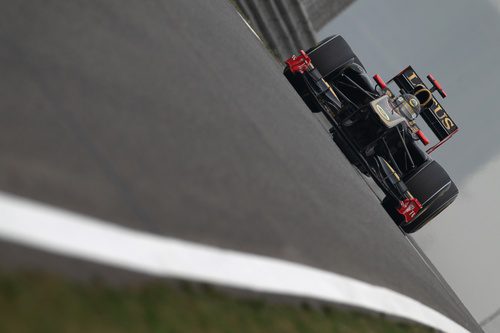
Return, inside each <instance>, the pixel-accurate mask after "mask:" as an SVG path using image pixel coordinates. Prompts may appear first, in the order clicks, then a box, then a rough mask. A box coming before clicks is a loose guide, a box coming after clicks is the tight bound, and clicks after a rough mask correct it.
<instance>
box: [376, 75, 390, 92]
mask: <svg viewBox="0 0 500 333" xmlns="http://www.w3.org/2000/svg"><path fill="white" fill-rule="evenodd" d="M373 79H374V80H375V82H377V84H378V86H379V87H380V88H381V89H382V90H386V89H387V84H385V82H384V80H382V78H381V77H380V75H378V74H375V75H373Z"/></svg>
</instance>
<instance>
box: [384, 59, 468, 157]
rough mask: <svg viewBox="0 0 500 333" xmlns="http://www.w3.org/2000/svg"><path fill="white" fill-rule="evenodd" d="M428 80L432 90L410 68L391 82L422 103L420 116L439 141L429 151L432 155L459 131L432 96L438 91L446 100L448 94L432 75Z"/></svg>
mask: <svg viewBox="0 0 500 333" xmlns="http://www.w3.org/2000/svg"><path fill="white" fill-rule="evenodd" d="M427 78H428V79H429V81H431V83H432V85H433V87H432V88H431V89H429V88H428V87H427V86H426V85H425V83H424V82H423V81H422V79H421V78H420V77H419V76H418V75H417V73H416V72H415V71H414V70H413V68H412V67H411V66H408V67H406V68H405V69H404V70H403V71H402V72H401V73H399V74H398V75H396V76H395V77H393V78H392V79H391V80H390V81H389V82H391V81H394V83H396V84H397V85H398V87H399V88H400V89H402V90H403V91H405V92H406V93H408V94H413V95H416V96H417V98H419V100H420V101H421V106H422V111H421V113H420V115H421V116H422V119H424V121H425V122H426V123H427V125H428V126H429V127H430V129H431V130H432V132H434V134H435V135H436V137H437V138H438V140H439V142H438V143H437V144H436V145H435V146H434V147H431V148H430V149H428V150H427V153H431V152H433V151H434V150H435V149H436V148H438V147H439V146H441V145H442V144H443V143H445V142H446V141H448V139H450V138H451V137H452V136H453V135H454V134H455V133H456V132H457V131H458V127H457V125H456V124H455V122H454V121H453V120H452V119H451V118H450V116H449V115H448V113H447V112H446V111H445V110H444V109H443V107H442V106H441V104H440V103H439V102H438V101H437V100H436V98H435V97H434V95H433V94H432V93H433V92H434V91H438V92H439V94H440V95H441V97H443V98H445V97H446V93H445V92H444V90H443V88H442V87H441V85H440V84H439V82H438V81H437V80H436V79H434V77H433V76H432V75H428V76H427Z"/></svg>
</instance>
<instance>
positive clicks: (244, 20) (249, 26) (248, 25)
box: [236, 11, 262, 43]
mask: <svg viewBox="0 0 500 333" xmlns="http://www.w3.org/2000/svg"><path fill="white" fill-rule="evenodd" d="M236 13H238V15H239V16H240V17H241V19H242V20H243V22H245V24H246V25H247V27H248V29H250V31H251V32H252V33H253V34H254V35H255V37H257V38H258V39H259V40H260V42H261V43H262V39H260V36H259V34H257V32H256V31H255V30H254V29H253V28H252V26H251V25H250V23H248V21H247V20H246V19H245V18H244V17H243V16H241V14H240V12H239V11H236Z"/></svg>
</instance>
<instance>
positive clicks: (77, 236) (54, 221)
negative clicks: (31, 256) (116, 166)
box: [0, 192, 467, 333]
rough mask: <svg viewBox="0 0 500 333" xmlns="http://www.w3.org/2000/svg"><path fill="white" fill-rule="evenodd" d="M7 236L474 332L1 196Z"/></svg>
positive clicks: (299, 269) (392, 298) (315, 272)
mask: <svg viewBox="0 0 500 333" xmlns="http://www.w3.org/2000/svg"><path fill="white" fill-rule="evenodd" d="M0 238H1V239H4V240H8V241H12V242H16V243H20V244H24V245H27V246H31V247H34V248H39V249H43V250H46V251H50V252H53V253H58V254H62V255H67V256H72V257H76V258H82V259H87V260H90V261H93V262H98V263H102V264H107V265H112V266H116V267H121V268H125V269H129V270H132V271H136V272H142V273H148V274H152V275H157V276H165V277H174V278H184V279H190V280H195V281H203V282H207V283H213V284H217V285H224V286H230V287H235V288H242V289H250V290H256V291H261V292H267V293H275V294H282V295H292V296H300V297H308V298H315V299H319V300H324V301H331V302H338V303H343V304H347V305H351V306H356V307H361V308H365V309H369V310H373V311H377V312H382V313H387V314H390V315H393V316H398V317H402V318H407V319H410V320H414V321H416V322H420V323H422V324H425V325H428V326H431V327H435V328H437V329H439V330H442V331H445V332H453V333H460V332H467V331H466V330H465V329H464V328H463V327H461V326H460V325H458V324H457V323H455V322H453V321H452V320H450V319H448V318H447V317H445V316H444V315H442V314H440V313H439V312H437V311H435V310H433V309H431V308H429V307H427V306H425V305H423V304H422V303H419V302H418V301H416V300H414V299H411V298H409V297H407V296H405V295H402V294H399V293H397V292H395V291H392V290H389V289H386V288H382V287H378V286H374V285H371V284H368V283H365V282H362V281H358V280H355V279H353V278H350V277H346V276H342V275H339V274H335V273H332V272H328V271H324V270H320V269H316V268H312V267H308V266H305V265H301V264H297V263H292V262H288V261H285V260H280V259H274V258H269V257H264V256H258V255H253V254H248V253H241V252H237V251H231V250H224V249H219V248H215V247H211V246H205V245H199V244H195V243H192V242H187V241H182V240H178V239H173V238H168V237H162V236H158V235H154V234H150V233H147V232H141V231H137V230H133V229H129V228H124V227H120V226H118V225H115V224H111V223H106V222H103V221H99V220H97V219H94V218H91V217H86V216H81V215H78V214H75V213H71V212H68V211H64V210H61V209H57V208H53V207H49V206H45V205H42V204H39V203H35V202H32V201H29V200H26V199H22V198H18V197H14V196H11V195H8V194H4V193H1V192H0Z"/></svg>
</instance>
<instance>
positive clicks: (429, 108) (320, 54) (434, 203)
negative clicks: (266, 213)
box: [284, 35, 458, 233]
mask: <svg viewBox="0 0 500 333" xmlns="http://www.w3.org/2000/svg"><path fill="white" fill-rule="evenodd" d="M285 64H286V67H285V69H284V75H285V76H286V78H287V79H288V81H289V82H290V83H291V84H292V86H293V87H294V89H295V90H296V91H297V93H298V94H299V95H300V97H302V99H303V100H304V102H305V103H306V105H307V106H308V107H309V108H310V109H311V111H312V112H315V113H316V112H321V113H323V114H324V116H325V117H326V118H327V120H328V121H329V122H330V124H331V129H330V133H331V135H332V139H333V141H335V143H336V144H337V145H338V146H339V148H340V150H341V151H342V152H343V153H344V154H345V156H346V157H347V158H348V160H349V161H350V162H351V163H352V164H353V165H354V166H355V167H357V168H358V169H359V171H360V172H361V173H363V174H364V175H366V176H368V177H371V178H372V179H373V180H374V182H375V183H376V184H377V185H378V186H379V187H380V189H381V190H382V191H383V193H384V194H385V198H384V199H383V200H382V202H381V204H382V206H383V208H384V209H385V210H386V211H387V213H388V214H389V216H390V217H391V218H392V220H393V221H394V222H395V223H396V224H397V225H398V226H400V228H401V229H402V230H403V231H404V232H405V233H412V232H415V231H417V230H418V229H420V228H421V227H422V226H424V225H425V224H426V223H428V222H429V221H431V220H432V219H433V218H434V217H436V216H437V215H438V214H439V213H440V212H442V211H443V210H444V209H445V208H446V207H448V206H449V205H450V204H451V203H452V202H453V201H454V200H455V198H456V197H457V195H458V189H457V187H456V185H455V183H454V182H453V181H452V180H451V179H450V176H449V175H448V173H447V172H446V171H445V170H444V169H443V167H442V166H441V165H440V164H439V163H438V162H436V161H435V160H433V159H432V158H431V157H430V155H429V154H431V153H432V151H434V150H435V149H436V148H438V147H439V146H441V145H442V144H443V143H444V142H446V141H447V140H448V139H450V138H451V137H452V136H453V135H454V134H455V133H457V131H458V127H457V125H456V124H455V122H454V121H453V120H452V119H451V118H450V116H449V115H448V113H447V112H446V111H445V110H444V108H443V107H442V105H441V104H440V103H439V102H438V100H437V99H436V97H435V96H434V93H435V92H437V93H439V95H440V96H441V97H442V98H445V97H446V93H445V91H444V90H443V88H442V86H441V84H440V83H439V82H438V81H437V80H436V79H435V78H434V76H432V75H431V74H429V75H428V76H427V78H428V80H429V81H430V83H431V88H429V87H428V86H427V85H426V84H425V83H424V81H423V80H422V79H421V78H420V76H418V75H417V73H416V72H415V71H414V70H413V68H412V67H411V66H409V67H407V68H405V69H403V70H402V71H401V72H400V73H399V74H397V75H396V76H395V77H393V78H392V79H390V80H389V81H387V82H385V81H384V80H383V79H382V78H381V77H380V75H375V76H374V77H373V81H372V80H371V79H370V78H369V77H368V74H367V72H366V70H365V67H364V66H363V64H362V63H361V61H360V60H359V58H358V57H357V56H356V55H355V54H354V52H353V51H352V49H351V47H350V46H349V45H348V44H347V42H346V41H345V40H344V38H342V37H341V36H339V35H334V36H332V37H329V38H327V39H325V40H323V41H322V42H321V43H319V44H318V45H317V46H315V47H313V48H311V49H309V50H308V51H302V50H301V51H300V54H299V55H298V56H295V55H294V56H292V57H291V58H290V59H288V60H287V61H286V62H285ZM391 87H394V88H391ZM395 90H398V91H397V93H396V92H395ZM418 116H421V119H423V120H424V122H425V123H426V124H427V127H428V128H429V129H430V130H431V131H432V132H433V133H434V134H435V136H436V137H437V139H438V141H439V142H438V143H437V144H435V145H434V146H433V147H431V148H429V149H425V146H428V145H429V140H428V138H427V137H426V135H425V134H424V132H423V130H422V129H421V127H419V125H418V124H417V118H418ZM420 126H422V125H420Z"/></svg>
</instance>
